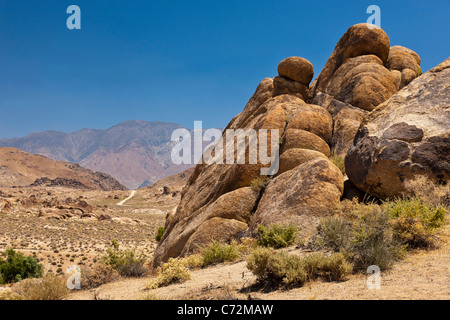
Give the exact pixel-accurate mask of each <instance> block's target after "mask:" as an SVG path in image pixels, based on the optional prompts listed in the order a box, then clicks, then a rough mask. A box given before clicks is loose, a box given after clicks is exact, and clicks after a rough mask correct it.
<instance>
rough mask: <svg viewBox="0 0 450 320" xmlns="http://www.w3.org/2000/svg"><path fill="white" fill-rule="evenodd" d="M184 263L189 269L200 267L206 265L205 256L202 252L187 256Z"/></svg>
mask: <svg viewBox="0 0 450 320" xmlns="http://www.w3.org/2000/svg"><path fill="white" fill-rule="evenodd" d="M182 260H183V263H184V265H185V266H186V267H187V268H188V269H198V268H202V267H203V266H204V264H203V261H204V259H203V256H202V255H201V254H193V255H190V256H187V257H184V258H182Z"/></svg>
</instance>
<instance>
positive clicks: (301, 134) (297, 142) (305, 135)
mask: <svg viewBox="0 0 450 320" xmlns="http://www.w3.org/2000/svg"><path fill="white" fill-rule="evenodd" d="M284 140H285V142H284V143H283V148H282V154H283V153H284V152H286V151H287V150H289V149H293V148H298V149H309V150H315V151H318V152H321V153H323V154H324V155H326V156H327V157H329V156H330V147H329V146H328V144H327V143H326V142H325V141H324V140H323V139H322V138H320V137H319V136H317V135H315V134H314V133H311V132H308V131H305V130H300V129H288V130H287V131H286V135H285V137H284Z"/></svg>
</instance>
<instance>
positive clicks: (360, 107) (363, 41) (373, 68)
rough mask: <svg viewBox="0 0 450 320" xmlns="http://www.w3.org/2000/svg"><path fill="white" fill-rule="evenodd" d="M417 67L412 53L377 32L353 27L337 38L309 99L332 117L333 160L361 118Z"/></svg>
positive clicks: (343, 150)
mask: <svg viewBox="0 0 450 320" xmlns="http://www.w3.org/2000/svg"><path fill="white" fill-rule="evenodd" d="M419 65H420V58H419V56H418V55H417V54H416V53H415V52H413V51H412V50H409V49H407V48H404V47H400V46H396V47H392V48H390V40H389V37H388V36H387V35H386V33H385V32H384V31H383V30H382V29H379V28H368V26H367V25H366V24H358V25H355V26H353V27H351V28H350V29H349V30H348V31H347V32H346V33H345V34H344V35H343V36H342V38H341V39H340V40H339V42H338V44H337V45H336V48H335V49H334V51H333V53H332V54H331V56H330V58H329V59H328V61H327V63H326V65H325V67H324V69H323V70H322V72H321V74H320V75H319V77H318V79H317V81H316V83H315V84H314V87H313V88H311V89H312V90H313V91H314V92H313V93H312V94H310V100H311V101H312V103H314V104H318V105H320V106H322V107H325V108H327V110H328V111H329V112H330V113H331V115H332V116H333V120H334V125H333V140H332V142H331V150H332V153H333V154H334V155H340V156H345V154H346V153H347V150H348V148H349V147H350V145H351V143H352V141H353V138H354V136H355V134H356V132H357V130H358V128H359V126H360V124H361V121H362V119H363V117H364V115H365V114H367V112H369V111H372V110H373V109H374V108H376V107H377V106H378V105H379V104H381V103H383V102H384V101H386V100H388V99H389V98H390V97H392V95H393V94H395V93H396V92H397V91H398V90H399V89H400V88H402V87H404V86H405V85H407V84H408V83H409V82H411V81H412V80H413V79H415V78H416V77H417V76H418V75H419V70H420V67H419Z"/></svg>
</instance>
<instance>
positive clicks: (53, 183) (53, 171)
mask: <svg viewBox="0 0 450 320" xmlns="http://www.w3.org/2000/svg"><path fill="white" fill-rule="evenodd" d="M26 186H44V187H69V188H74V189H85V190H125V189H126V188H125V187H124V186H123V185H121V184H120V183H119V182H118V181H117V180H115V179H114V178H112V177H111V176H109V175H107V174H104V173H101V172H93V171H91V170H89V169H85V168H82V167H80V166H79V165H77V164H72V163H69V162H62V161H56V160H52V159H49V158H46V157H44V156H40V155H34V154H30V153H27V152H24V151H22V150H19V149H16V148H3V147H0V187H2V188H10V187H26Z"/></svg>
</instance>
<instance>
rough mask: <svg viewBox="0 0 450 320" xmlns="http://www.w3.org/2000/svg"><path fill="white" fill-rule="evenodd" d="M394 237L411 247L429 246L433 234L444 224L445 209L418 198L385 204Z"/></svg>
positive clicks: (431, 242) (431, 243)
mask: <svg viewBox="0 0 450 320" xmlns="http://www.w3.org/2000/svg"><path fill="white" fill-rule="evenodd" d="M385 207H386V212H387V214H388V215H389V216H390V217H391V219H392V226H393V229H394V232H395V235H396V237H397V238H398V240H399V241H401V242H402V243H404V244H406V245H408V247H411V248H419V247H430V246H432V245H433V234H434V233H435V231H436V230H437V229H438V228H440V227H442V226H443V225H444V224H445V218H446V214H447V210H446V208H444V207H439V206H438V207H435V206H433V205H430V204H427V203H425V202H424V201H422V200H420V199H419V198H412V199H400V200H396V201H393V202H388V203H386V204H385Z"/></svg>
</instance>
